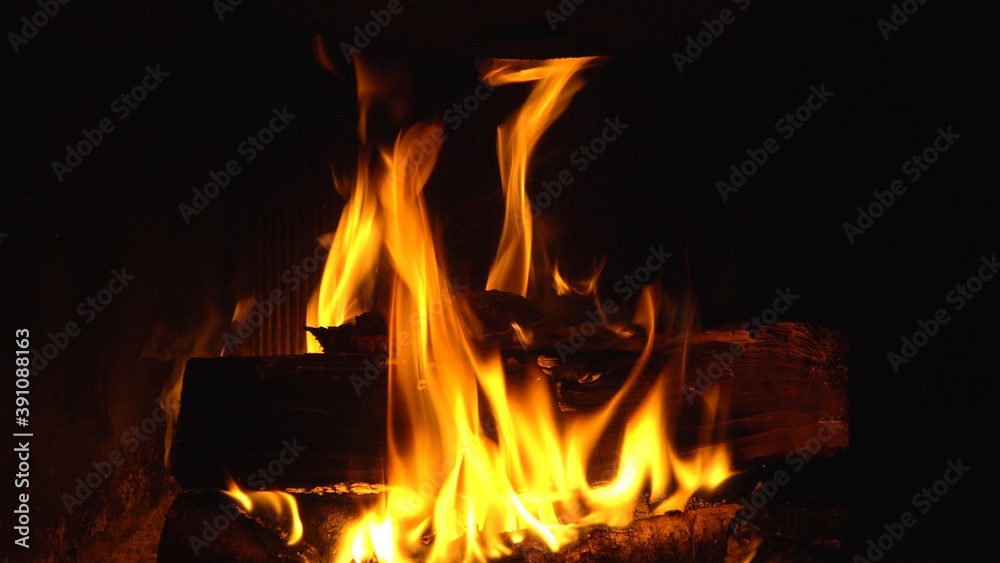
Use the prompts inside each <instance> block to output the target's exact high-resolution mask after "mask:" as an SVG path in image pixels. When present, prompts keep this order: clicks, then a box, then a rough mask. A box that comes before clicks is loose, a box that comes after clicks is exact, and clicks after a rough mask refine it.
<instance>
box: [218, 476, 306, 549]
mask: <svg viewBox="0 0 1000 563" xmlns="http://www.w3.org/2000/svg"><path fill="white" fill-rule="evenodd" d="M223 492H225V493H226V494H227V495H229V496H230V497H232V499H233V500H235V501H236V502H238V503H239V505H240V506H242V507H243V510H245V511H247V512H250V513H253V512H258V513H259V512H261V509H263V511H265V512H266V513H268V514H270V515H273V517H275V518H277V519H282V520H286V521H287V523H288V527H289V528H290V529H289V530H288V539H287V540H286V542H285V543H287V544H288V545H295V544H296V543H298V542H299V540H301V539H302V519H301V518H300V517H299V507H298V504H297V503H296V502H295V497H293V496H292V495H290V494H288V493H286V492H283V491H249V492H244V491H243V490H242V489H240V488H239V486H238V485H237V484H236V483H234V482H233V481H230V482H229V489H227V490H226V491H223Z"/></svg>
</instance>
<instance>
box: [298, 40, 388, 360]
mask: <svg viewBox="0 0 1000 563" xmlns="http://www.w3.org/2000/svg"><path fill="white" fill-rule="evenodd" d="M355 63H356V64H355V68H356V69H357V76H358V103H359V106H360V111H361V118H360V119H359V121H358V138H359V139H360V141H361V150H360V151H359V155H358V162H357V168H356V170H355V173H354V181H353V184H351V185H350V188H347V185H348V183H347V182H340V181H338V178H337V175H336V174H334V176H333V179H334V185H335V186H336V187H337V191H338V192H340V193H341V194H342V195H344V197H346V198H347V203H346V204H345V205H344V209H343V211H342V212H341V214H340V222H339V224H338V225H337V230H336V231H335V232H334V234H333V237H332V241H331V243H330V253H329V255H328V257H327V260H326V265H325V266H324V268H323V277H322V279H321V281H320V285H319V288H318V290H317V292H316V293H315V294H314V295H313V296H312V298H311V299H310V301H309V308H308V311H307V312H306V320H307V322H308V324H309V325H310V326H337V325H342V324H344V323H346V322H348V321H350V320H352V319H353V318H354V317H355V316H357V315H360V314H361V313H364V312H365V311H367V310H369V309H370V308H371V306H372V304H373V302H374V291H375V270H376V267H377V265H378V260H379V253H380V251H381V246H382V242H381V238H382V229H383V220H382V216H381V214H380V212H379V206H378V194H377V192H376V187H375V179H374V178H373V174H372V171H371V164H370V163H371V156H372V150H373V149H372V145H371V144H370V143H368V130H367V123H368V114H369V112H370V111H371V109H372V106H373V105H374V104H375V103H376V102H377V101H379V100H381V99H382V98H383V95H384V94H385V93H386V92H388V91H390V90H391V89H392V88H393V86H394V84H393V83H392V81H389V80H386V79H383V78H381V77H379V76H377V75H376V74H375V73H374V72H372V71H371V69H369V68H368V67H367V66H366V65H365V64H364V63H363V62H361V60H359V59H356V60H355ZM397 105H398V104H397ZM320 351H321V347H320V345H319V342H317V341H315V340H309V341H308V343H307V352H310V353H317V352H320Z"/></svg>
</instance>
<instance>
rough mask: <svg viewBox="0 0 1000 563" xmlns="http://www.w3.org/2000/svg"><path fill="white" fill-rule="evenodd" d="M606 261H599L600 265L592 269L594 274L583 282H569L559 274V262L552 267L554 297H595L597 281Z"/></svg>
mask: <svg viewBox="0 0 1000 563" xmlns="http://www.w3.org/2000/svg"><path fill="white" fill-rule="evenodd" d="M605 261H606V260H601V263H600V264H597V266H595V267H594V274H593V275H592V276H591V277H590V278H589V279H585V280H580V281H577V282H570V281H568V280H567V279H566V278H564V277H563V275H562V274H561V273H559V262H555V263H554V264H553V265H552V287H553V288H554V289H555V290H556V295H570V294H573V293H575V294H577V295H597V280H598V279H599V278H600V276H601V270H603V269H604V263H605Z"/></svg>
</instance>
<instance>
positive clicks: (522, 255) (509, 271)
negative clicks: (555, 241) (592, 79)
mask: <svg viewBox="0 0 1000 563" xmlns="http://www.w3.org/2000/svg"><path fill="white" fill-rule="evenodd" d="M596 60H597V58H596V57H583V58H576V59H553V60H546V61H520V60H490V61H487V62H486V63H485V64H484V66H485V67H486V68H484V69H483V78H485V79H486V80H487V81H488V82H489V83H490V84H492V85H495V86H497V85H502V84H513V83H517V82H535V86H534V87H533V88H532V90H531V93H530V94H529V95H528V99H527V101H525V103H524V105H523V106H521V109H520V110H518V111H517V112H516V113H515V114H514V115H512V116H511V117H510V118H508V119H507V121H505V122H504V123H503V124H501V125H500V127H499V128H498V130H497V157H498V158H499V161H500V181H501V185H502V186H503V192H504V195H505V197H506V214H505V215H504V223H503V231H501V233H500V247H499V248H498V249H497V255H496V258H495V259H494V261H493V266H492V267H491V268H490V274H489V278H488V279H487V281H486V289H499V290H501V291H508V292H510V293H517V294H520V295H522V296H526V295H527V293H528V280H529V273H530V266H531V202H530V201H529V200H528V194H527V186H526V184H527V178H528V165H529V158H530V157H531V153H532V152H533V151H534V149H535V146H536V145H537V144H538V140H539V139H541V137H542V134H544V133H545V131H546V130H547V129H548V128H549V126H551V125H552V123H553V122H555V120H556V119H558V118H559V116H560V115H562V113H563V112H564V111H566V108H567V107H568V106H569V102H570V100H572V99H573V96H574V95H576V93H577V92H578V91H579V90H580V89H581V88H583V80H582V79H581V78H579V77H578V76H577V73H578V72H579V71H580V70H582V69H584V68H586V67H587V66H589V65H590V64H592V63H593V62H594V61H596Z"/></svg>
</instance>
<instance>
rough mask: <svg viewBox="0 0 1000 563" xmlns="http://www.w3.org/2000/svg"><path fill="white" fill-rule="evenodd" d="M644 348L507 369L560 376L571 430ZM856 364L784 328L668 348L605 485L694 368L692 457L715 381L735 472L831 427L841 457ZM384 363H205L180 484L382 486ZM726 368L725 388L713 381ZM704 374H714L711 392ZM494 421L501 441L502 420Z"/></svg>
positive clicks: (186, 400) (625, 408)
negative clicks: (646, 418)
mask: <svg viewBox="0 0 1000 563" xmlns="http://www.w3.org/2000/svg"><path fill="white" fill-rule="evenodd" d="M639 340H640V341H639V342H638V345H639V346H641V343H642V341H643V340H642V339H641V337H640V338H639ZM734 345H735V346H738V347H739V349H740V350H741V352H740V353H739V354H738V355H736V357H734V358H733V360H732V361H731V362H730V361H729V360H728V359H726V357H725V356H724V355H722V353H721V352H720V351H726V350H730V349H732V350H735V349H736V348H732V347H733V346H734ZM636 346H637V342H636V339H635V338H633V339H625V340H621V339H619V342H618V346H617V349H611V348H608V349H602V350H585V349H582V348H581V349H580V350H579V351H577V352H575V353H573V354H572V355H569V356H566V357H564V358H560V357H559V352H558V351H557V350H556V348H555V347H554V346H550V347H540V346H537V345H536V346H535V347H534V348H532V349H531V350H523V349H521V348H520V347H519V346H518V347H505V351H504V369H505V370H506V374H507V378H508V385H510V386H511V387H516V386H518V385H522V384H524V382H526V381H528V380H534V379H537V378H538V377H540V376H541V377H546V378H547V380H548V381H549V383H550V385H551V388H552V392H553V395H554V396H555V397H556V399H557V405H558V408H559V411H560V412H559V413H558V416H559V418H560V419H561V420H566V419H568V418H571V417H573V416H576V415H577V413H579V412H585V411H589V410H593V409H595V408H598V407H599V406H601V405H603V404H605V403H606V402H607V401H608V400H609V399H610V397H611V396H613V394H614V393H615V392H617V390H618V389H619V388H620V387H621V384H622V381H624V377H625V375H626V374H627V373H628V370H629V369H630V368H631V366H632V365H633V364H634V362H635V359H636V358H637V357H638V353H639V352H638V351H637V349H636ZM846 353H847V348H846V343H845V341H844V339H843V338H842V336H840V335H839V334H838V333H836V332H834V331H831V330H828V329H824V328H821V327H814V326H810V325H806V324H802V323H777V324H775V325H773V326H772V327H770V329H769V330H768V331H767V332H765V333H762V334H760V335H759V336H758V337H757V338H756V339H752V338H750V336H749V334H748V333H746V332H745V331H740V330H737V329H735V328H727V329H719V330H710V331H703V332H699V333H695V334H691V335H688V337H687V341H686V343H685V342H684V341H683V340H682V339H679V338H661V339H658V340H657V342H656V352H655V354H653V357H652V359H651V360H650V362H649V365H648V366H647V369H646V371H645V372H644V374H643V377H642V378H641V379H640V380H639V381H638V382H637V384H636V386H635V387H634V388H633V389H632V392H631V393H630V394H629V395H628V396H627V397H626V398H625V400H624V401H623V405H622V408H621V409H620V411H619V412H618V415H617V417H616V418H615V421H614V424H613V425H612V426H611V427H610V428H609V431H608V432H607V433H606V434H605V436H604V438H603V439H602V440H601V442H600V444H599V446H598V448H597V452H595V456H594V459H593V460H592V462H591V469H592V475H593V476H594V477H595V478H600V475H601V473H603V472H605V471H608V470H613V469H614V462H613V460H615V459H616V453H617V447H618V443H619V439H620V430H621V428H622V427H623V425H624V423H625V421H626V420H627V419H628V417H629V415H630V413H631V412H632V410H633V409H634V407H635V406H636V405H637V404H638V403H639V402H640V401H641V399H642V398H643V397H644V396H645V395H646V392H647V391H648V389H649V387H650V386H651V385H652V383H653V381H654V380H655V378H656V377H657V376H658V375H659V373H660V372H661V371H662V370H663V369H673V370H675V371H676V373H677V375H678V376H679V374H680V373H681V371H680V367H682V363H683V367H684V368H685V370H684V373H685V377H684V378H683V379H681V378H679V377H678V379H676V385H672V386H671V387H670V389H671V391H670V396H669V397H668V400H667V403H666V406H665V408H666V409H667V412H668V413H669V415H670V419H671V428H672V429H673V436H671V439H672V440H674V443H675V444H677V445H678V446H679V447H680V449H681V451H682V452H683V451H688V450H691V449H693V448H695V447H697V446H698V444H697V442H696V441H695V440H694V439H693V438H695V437H699V436H701V435H702V430H703V429H704V426H703V420H702V416H701V414H702V411H703V409H704V404H703V401H702V399H701V397H699V396H698V395H697V393H692V392H691V390H692V389H695V390H697V391H698V392H701V393H703V392H704V391H705V389H702V388H701V387H699V386H702V385H703V384H704V382H705V381H707V382H708V384H710V387H711V388H717V389H718V390H719V392H720V395H721V397H722V402H723V403H724V405H725V408H724V409H722V410H721V411H720V420H721V421H720V422H719V423H718V424H717V425H716V428H715V429H714V431H713V435H712V437H713V439H714V440H716V441H720V440H725V441H726V442H727V443H728V444H729V445H730V446H731V449H732V453H733V458H734V460H735V461H737V462H741V461H751V460H754V459H756V458H767V457H782V458H783V457H784V456H785V454H786V453H787V452H788V451H790V450H793V449H794V448H795V447H806V445H807V444H808V442H809V440H810V439H811V438H814V437H815V436H816V435H817V432H818V431H819V429H820V428H821V427H826V428H831V427H832V428H837V429H840V431H837V432H836V433H835V434H834V436H833V439H832V440H828V441H825V442H824V449H823V453H827V454H829V453H834V452H836V451H837V450H838V449H841V448H843V447H845V446H846V445H847V443H848V435H849V432H848V428H847V418H846V413H847V387H846ZM720 357H721V358H723V360H719V358H720ZM384 359H385V355H384V354H306V355H302V356H283V357H243V358H241V357H231V358H210V359H192V360H191V361H190V362H189V363H188V365H187V369H186V373H185V378H184V387H183V391H182V398H181V413H180V420H179V422H178V427H177V433H176V436H175V440H174V445H173V448H172V466H171V468H172V472H173V474H174V476H175V477H176V478H177V480H178V481H179V482H180V483H181V485H182V486H184V487H186V488H194V487H209V488H225V486H226V483H227V479H228V478H230V477H231V478H233V479H234V480H235V481H236V482H237V483H239V484H241V486H244V487H248V488H260V487H268V488H310V487H317V486H319V487H322V486H327V485H332V484H335V483H339V482H352V481H362V482H369V483H380V482H382V476H383V475H384V464H385V436H386V423H385V420H386V416H385V414H386V404H387V397H388V389H387V372H386V369H385V364H384ZM684 362H686V363H684ZM724 364H725V365H724ZM715 365H717V366H718V367H715V368H713V366H715ZM723 368H724V371H725V375H723V376H721V377H719V378H718V379H712V378H711V377H710V376H708V375H707V374H714V373H716V372H717V371H719V370H722V369H723ZM699 374H706V375H705V376H704V378H703V380H702V381H701V382H699V379H698V378H699V377H700V375H699ZM685 390H687V391H688V392H687V393H685ZM689 399H690V401H689ZM484 416H489V414H488V413H484ZM483 422H484V428H486V429H487V432H488V431H489V428H490V424H489V421H488V420H484V421H483ZM288 452H292V453H294V454H295V455H294V456H293V457H291V458H290V457H289V456H291V455H292V453H288ZM289 459H290V462H287V463H286V461H288V460H289Z"/></svg>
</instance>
